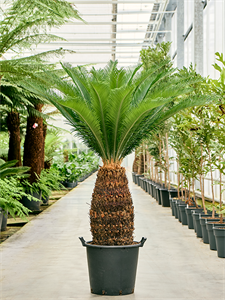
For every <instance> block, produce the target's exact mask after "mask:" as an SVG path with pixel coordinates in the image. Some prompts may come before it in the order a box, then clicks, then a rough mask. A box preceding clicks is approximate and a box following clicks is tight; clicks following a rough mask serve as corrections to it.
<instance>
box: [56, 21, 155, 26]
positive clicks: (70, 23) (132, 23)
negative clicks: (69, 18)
mask: <svg viewBox="0 0 225 300" xmlns="http://www.w3.org/2000/svg"><path fill="white" fill-rule="evenodd" d="M153 23H154V21H146V22H117V21H116V22H115V21H111V22H101V21H98V22H87V23H84V22H81V21H74V22H67V23H66V24H64V25H62V26H66V25H76V26H77V25H83V26H87V25H143V24H153Z"/></svg>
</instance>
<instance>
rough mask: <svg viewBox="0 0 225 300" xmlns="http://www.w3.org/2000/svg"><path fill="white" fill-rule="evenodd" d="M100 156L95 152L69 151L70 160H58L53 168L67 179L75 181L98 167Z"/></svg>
mask: <svg viewBox="0 0 225 300" xmlns="http://www.w3.org/2000/svg"><path fill="white" fill-rule="evenodd" d="M98 161H99V158H98V157H97V156H96V155H94V153H93V152H91V151H90V152H89V153H84V152H82V153H80V154H74V153H69V155H68V162H63V161H62V160H61V161H60V160H58V161H57V162H55V163H53V165H52V168H54V169H56V170H58V171H59V174H60V175H61V176H63V177H64V179H65V181H68V182H75V181H77V180H79V179H80V178H81V177H83V176H85V175H87V174H89V173H90V172H91V171H93V170H95V169H97V168H98Z"/></svg>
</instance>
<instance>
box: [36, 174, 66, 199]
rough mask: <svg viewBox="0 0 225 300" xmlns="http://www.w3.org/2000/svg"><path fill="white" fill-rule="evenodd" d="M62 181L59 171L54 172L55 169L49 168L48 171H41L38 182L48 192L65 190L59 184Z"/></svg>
mask: <svg viewBox="0 0 225 300" xmlns="http://www.w3.org/2000/svg"><path fill="white" fill-rule="evenodd" d="M64 180H65V178H64V177H63V176H62V175H60V172H59V170H56V169H55V168H51V169H49V170H45V169H43V170H42V171H41V175H40V182H41V184H44V185H45V186H46V187H48V189H49V190H50V191H58V190H62V189H65V187H64V186H63V185H62V184H61V182H62V181H64ZM43 196H44V195H43Z"/></svg>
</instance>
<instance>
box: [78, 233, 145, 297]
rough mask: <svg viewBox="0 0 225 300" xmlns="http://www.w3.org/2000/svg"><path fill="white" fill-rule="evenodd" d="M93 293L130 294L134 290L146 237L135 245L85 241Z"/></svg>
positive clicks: (83, 243)
mask: <svg viewBox="0 0 225 300" xmlns="http://www.w3.org/2000/svg"><path fill="white" fill-rule="evenodd" d="M80 240H81V242H82V245H83V246H84V247H86V249H87V260H88V269H89V279H90V288H91V293H93V294H97V295H109V296H118V295H128V294H132V293H133V292H134V286H135V278H136V270H137V263H138V252H139V247H143V245H144V243H145V241H146V238H142V240H141V241H140V242H139V243H137V244H134V245H126V246H98V245H92V244H90V242H85V240H84V239H83V238H80Z"/></svg>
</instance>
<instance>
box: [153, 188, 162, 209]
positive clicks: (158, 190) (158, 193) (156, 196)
mask: <svg viewBox="0 0 225 300" xmlns="http://www.w3.org/2000/svg"><path fill="white" fill-rule="evenodd" d="M160 189H161V186H160V185H156V187H155V199H156V201H158V204H159V205H161V204H162V198H161V194H160Z"/></svg>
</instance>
